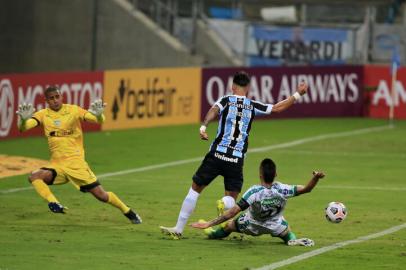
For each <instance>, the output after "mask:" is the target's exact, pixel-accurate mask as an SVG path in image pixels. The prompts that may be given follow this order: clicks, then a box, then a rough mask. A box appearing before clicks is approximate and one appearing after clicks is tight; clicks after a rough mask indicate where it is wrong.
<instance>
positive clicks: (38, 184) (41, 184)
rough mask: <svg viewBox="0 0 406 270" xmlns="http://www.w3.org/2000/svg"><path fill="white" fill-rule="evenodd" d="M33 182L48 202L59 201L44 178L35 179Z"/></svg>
mask: <svg viewBox="0 0 406 270" xmlns="http://www.w3.org/2000/svg"><path fill="white" fill-rule="evenodd" d="M31 184H32V186H33V187H34V188H35V190H36V191H37V193H38V194H39V195H40V196H41V197H42V198H44V199H45V200H47V201H48V202H58V200H57V199H56V198H55V196H54V194H52V192H51V190H50V189H49V187H48V185H47V184H45V182H44V181H43V180H42V179H35V180H33V181H32V183H31Z"/></svg>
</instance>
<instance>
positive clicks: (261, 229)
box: [235, 212, 289, 236]
mask: <svg viewBox="0 0 406 270" xmlns="http://www.w3.org/2000/svg"><path fill="white" fill-rule="evenodd" d="M235 225H236V227H237V230H238V231H239V232H241V233H243V234H248V235H253V236H258V235H262V234H270V235H272V236H279V235H280V234H281V233H282V232H284V231H285V230H287V229H288V226H289V225H288V222H287V221H286V220H285V219H284V218H283V217H280V218H278V219H276V220H272V221H265V222H259V221H257V220H254V219H253V218H252V217H251V215H250V214H249V212H246V213H243V214H241V215H240V216H239V217H238V218H237V219H236V221H235Z"/></svg>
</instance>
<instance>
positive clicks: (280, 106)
mask: <svg viewBox="0 0 406 270" xmlns="http://www.w3.org/2000/svg"><path fill="white" fill-rule="evenodd" d="M308 88H309V86H308V85H307V83H305V82H304V81H302V82H301V83H300V84H299V86H298V88H297V92H296V93H294V94H293V95H292V96H290V97H288V98H287V99H284V100H282V101H279V102H278V103H276V104H275V105H274V106H273V107H272V112H276V113H280V112H283V111H284V110H286V109H288V108H289V107H290V106H292V105H293V103H295V101H296V100H298V99H299V98H300V97H301V96H303V95H304V94H306V93H307V89H308Z"/></svg>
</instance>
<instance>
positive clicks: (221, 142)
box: [160, 71, 308, 239]
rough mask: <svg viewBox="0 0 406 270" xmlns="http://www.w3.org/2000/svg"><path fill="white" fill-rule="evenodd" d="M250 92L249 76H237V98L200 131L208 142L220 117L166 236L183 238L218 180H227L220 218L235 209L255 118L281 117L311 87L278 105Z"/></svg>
mask: <svg viewBox="0 0 406 270" xmlns="http://www.w3.org/2000/svg"><path fill="white" fill-rule="evenodd" d="M249 88H250V77H249V75H248V74H247V73H245V72H243V71H240V72H237V73H236V74H235V75H234V78H233V84H232V88H231V90H232V92H233V94H232V95H228V96H225V97H222V98H220V99H219V100H218V101H217V102H216V103H215V104H214V105H213V106H212V107H211V109H210V110H209V111H208V113H207V115H206V117H205V119H204V121H203V124H202V126H201V127H200V137H201V139H202V140H208V134H207V133H206V127H207V125H208V124H209V122H210V121H212V120H214V119H215V118H216V117H218V116H219V117H220V120H219V125H218V130H217V135H216V138H215V139H214V141H213V143H212V144H211V146H210V150H209V153H207V155H206V156H205V158H204V160H203V162H202V164H201V165H200V167H199V169H198V170H197V171H196V173H195V174H194V176H193V182H192V187H191V188H190V189H189V192H188V194H187V196H186V198H185V199H184V201H183V204H182V208H181V210H180V213H179V217H178V221H177V224H176V226H175V227H163V226H160V228H161V231H162V232H163V233H165V234H168V235H171V236H172V237H173V238H174V239H179V238H180V236H181V235H182V232H183V229H184V227H185V225H186V223H187V220H188V219H189V217H190V215H191V214H192V212H193V210H194V208H195V206H196V202H197V199H198V197H199V195H200V193H201V192H202V191H203V189H204V188H205V187H206V186H208V185H209V184H210V183H211V181H213V179H214V178H216V177H217V176H219V175H222V176H223V177H224V188H225V196H224V197H223V198H222V199H221V200H219V201H218V203H217V209H218V211H219V214H221V213H222V212H223V211H224V210H227V209H230V208H232V207H233V206H234V205H235V199H236V198H237V197H238V195H239V193H240V192H241V188H242V184H243V164H244V157H245V153H246V152H247V148H248V136H249V133H250V130H251V124H252V121H253V120H254V118H255V116H256V115H260V114H270V113H272V112H274V113H275V112H276V113H279V112H282V111H284V110H286V109H288V108H289V107H290V106H292V105H293V104H294V102H295V101H296V100H297V99H299V98H300V97H301V96H302V95H304V94H305V93H306V92H307V88H308V86H307V84H306V83H304V82H301V83H300V85H299V87H298V89H297V92H296V93H295V94H293V95H292V96H290V97H288V98H287V99H285V100H282V101H280V102H278V103H277V104H275V105H273V104H263V103H261V102H258V101H254V100H251V99H249V98H247V94H248V91H249Z"/></svg>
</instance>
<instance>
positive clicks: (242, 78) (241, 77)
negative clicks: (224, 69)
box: [233, 71, 251, 87]
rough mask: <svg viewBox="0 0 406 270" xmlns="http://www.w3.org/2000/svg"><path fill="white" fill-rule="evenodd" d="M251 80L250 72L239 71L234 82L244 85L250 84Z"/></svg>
mask: <svg viewBox="0 0 406 270" xmlns="http://www.w3.org/2000/svg"><path fill="white" fill-rule="evenodd" d="M250 81H251V78H250V75H248V73H247V72H245V71H238V72H237V73H236V74H235V75H234V78H233V83H235V84H237V85H239V86H242V87H244V86H247V85H248V84H250Z"/></svg>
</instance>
